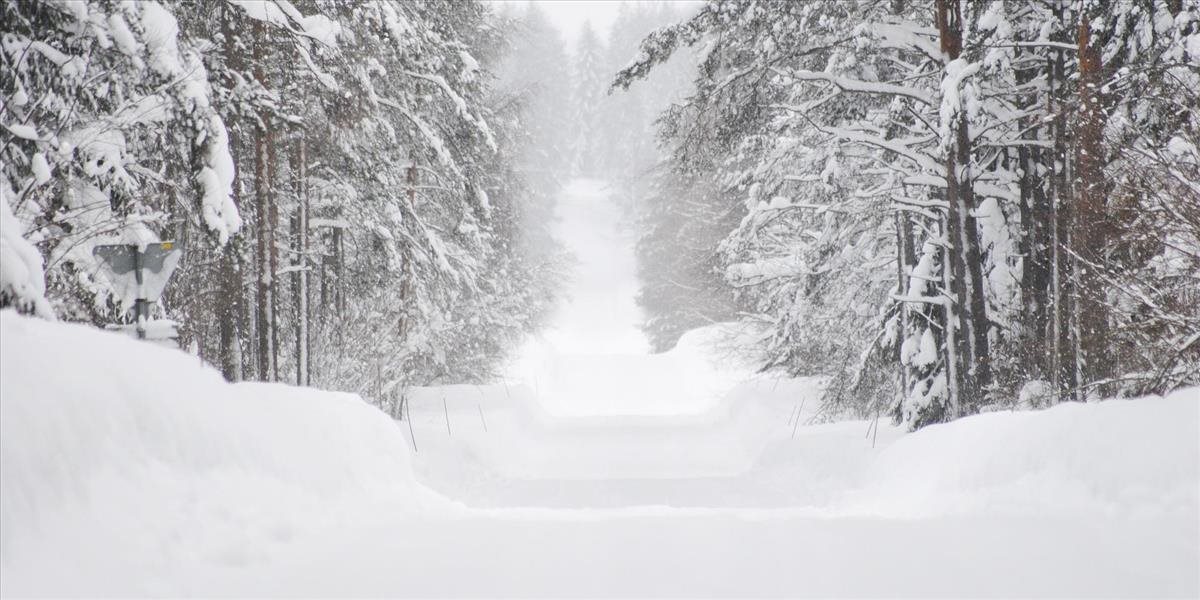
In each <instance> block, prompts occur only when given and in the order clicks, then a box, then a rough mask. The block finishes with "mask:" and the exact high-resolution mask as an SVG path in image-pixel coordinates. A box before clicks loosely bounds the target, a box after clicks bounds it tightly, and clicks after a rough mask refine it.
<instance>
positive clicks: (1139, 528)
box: [0, 182, 1200, 597]
mask: <svg viewBox="0 0 1200 600" xmlns="http://www.w3.org/2000/svg"><path fill="white" fill-rule="evenodd" d="M605 199H606V195H605V192H604V190H603V187H602V186H601V185H600V184H598V183H596V182H576V183H575V184H573V185H572V186H570V187H569V188H568V194H567V195H566V197H565V198H564V202H563V204H562V207H561V208H562V212H561V213H560V217H561V220H560V225H561V229H560V234H561V235H562V236H563V239H564V240H565V241H567V243H568V245H569V246H570V247H571V249H572V250H573V251H574V252H575V254H576V256H577V257H578V258H579V262H578V264H579V271H578V272H577V275H576V277H575V279H574V280H573V286H572V291H573V292H574V293H573V295H572V298H571V300H570V301H569V303H567V304H565V305H564V309H563V312H562V313H561V314H560V318H559V319H558V321H557V323H556V326H555V327H554V328H553V329H552V330H551V331H550V332H549V333H548V334H547V335H546V336H544V337H543V338H542V339H539V340H534V341H533V342H531V344H530V346H529V347H528V348H527V349H526V352H525V353H524V355H523V357H522V360H521V361H519V362H518V364H517V365H515V366H514V369H513V377H512V378H511V379H510V380H509V381H508V382H506V383H503V384H495V385H488V386H468V385H460V386H442V387H431V388H421V389H416V390H412V392H411V395H410V404H409V406H410V409H411V415H412V419H411V421H410V422H409V423H400V424H397V423H395V422H393V421H391V420H390V419H388V418H387V417H386V416H384V415H383V414H382V413H380V412H378V411H376V410H374V409H373V408H371V407H369V406H367V405H366V404H364V403H363V402H361V401H360V400H359V399H358V398H355V397H353V396H349V395H344V394H330V393H326V392H319V391H314V390H303V389H296V388H291V387H288V386H283V385H263V384H239V385H233V386H231V385H227V384H225V383H224V382H223V381H221V379H220V377H219V375H218V374H217V373H215V372H214V371H212V370H210V369H203V368H201V367H200V366H199V365H198V364H197V361H196V360H195V359H194V358H193V357H190V356H187V355H184V354H182V353H179V352H172V351H167V350H163V349H161V348H156V347H152V346H150V345H148V344H141V343H138V342H135V341H133V340H129V339H125V338H122V337H119V336H115V335H110V334H105V333H101V332H97V331H94V330H92V329H90V328H87V327H82V326H69V325H60V324H53V323H46V322H42V321H37V320H32V319H25V318H22V317H18V316H16V315H14V314H11V313H4V314H0V324H2V325H3V335H2V336H0V345H2V348H0V362H2V363H3V364H2V366H3V372H4V377H3V379H2V380H0V401H2V403H0V477H2V478H3V485H0V568H2V576H0V595H5V596H29V595H57V596H63V595H67V596H97V595H110V596H111V595H118V596H130V595H149V596H177V595H202V596H339V597H347V596H421V597H433V596H441V597H445V596H476V597H513V596H521V597H530V596H541V597H547V596H551V597H583V596H588V597H595V596H626V597H629V596H641V597H645V596H725V597H728V596H739V597H746V596H772V597H805V596H921V597H931V596H953V597H963V596H972V597H976V596H992V597H997V596H1002V597H1008V596H1041V597H1047V596H1053V597H1062V596H1106V597H1132V596H1141V597H1145V596H1153V597H1166V596H1182V597H1195V596H1197V595H1200V567H1198V565H1200V536H1198V534H1197V532H1198V531H1200V489H1198V488H1200V454H1198V453H1197V452H1196V450H1197V444H1200V398H1198V397H1197V396H1198V394H1197V391H1196V390H1195V389H1192V390H1184V391H1181V392H1179V393H1177V394H1176V395H1174V396H1173V397H1170V398H1166V399H1144V400H1137V401H1108V402H1103V403H1098V404H1092V405H1080V404H1064V405H1060V406H1057V407H1054V408H1052V409H1049V410H1045V411H1039V412H1017V413H993V414H985V415H978V416H975V417H971V418H968V419H962V420H960V421H957V422H954V423H951V424H947V425H941V426H936V427H929V428H926V429H924V430H922V431H920V432H918V433H915V434H903V433H902V432H900V431H898V430H897V429H896V428H893V427H890V426H889V425H888V424H886V423H880V424H879V425H878V431H876V432H874V433H873V434H868V431H869V430H868V428H869V427H870V425H871V424H870V423H868V422H865V421H852V422H839V423H827V424H813V423H810V422H809V421H810V418H811V416H812V415H813V414H814V410H815V408H816V403H817V397H818V395H819V392H820V385H821V383H820V381H817V380H813V379H795V380H790V379H784V380H779V381H776V380H773V379H770V378H767V377H763V376H753V375H752V374H751V372H750V370H749V369H747V368H746V365H742V364H739V363H738V362H737V361H734V360H732V359H731V357H730V356H729V354H728V353H727V352H723V351H721V350H719V349H716V350H714V346H713V342H714V341H720V342H721V344H718V346H720V345H726V346H728V345H731V344H732V345H735V346H736V344H737V339H738V338H739V336H740V335H744V334H745V333H746V332H744V331H739V330H737V329H736V328H732V327H711V328H706V329H704V330H699V331H695V332H692V333H690V334H688V335H687V336H685V338H684V339H683V340H682V341H681V343H680V345H679V346H678V347H677V348H676V349H675V350H673V351H671V352H668V353H666V354H663V355H656V356H650V355H647V354H646V351H645V344H644V339H642V338H641V336H640V334H639V333H638V331H637V329H636V322H637V318H638V316H637V309H636V306H635V305H634V304H633V303H632V301H631V296H630V294H631V293H632V289H633V287H632V281H633V280H632V277H633V262H632V247H631V243H632V242H631V240H630V237H629V236H628V235H627V234H623V233H622V232H621V230H620V229H619V228H618V226H619V223H620V222H621V218H620V213H619V211H617V210H616V208H615V207H614V206H613V205H612V204H611V203H607V202H606V201H605ZM98 356H106V357H112V356H122V357H123V358H125V360H122V361H97V360H96V357H98ZM60 369H69V370H70V372H72V373H73V374H74V375H75V376H74V377H68V378H64V377H61V376H60ZM797 414H799V417H796V415H797ZM410 426H411V428H410Z"/></svg>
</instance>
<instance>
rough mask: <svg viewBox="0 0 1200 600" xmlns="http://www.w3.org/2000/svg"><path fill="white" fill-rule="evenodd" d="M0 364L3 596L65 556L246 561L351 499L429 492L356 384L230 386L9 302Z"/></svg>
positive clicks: (332, 515) (182, 362) (153, 352)
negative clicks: (337, 389)
mask: <svg viewBox="0 0 1200 600" xmlns="http://www.w3.org/2000/svg"><path fill="white" fill-rule="evenodd" d="M0 373H2V374H3V376H2V377H0V563H3V564H5V566H6V567H12V566H13V563H14V561H24V562H26V563H27V564H26V565H25V566H26V567H28V568H15V569H8V568H6V569H5V577H4V578H3V580H4V583H5V586H4V587H5V588H6V589H5V593H6V594H7V593H11V592H13V591H16V590H20V589H22V586H21V585H20V583H21V582H20V577H19V576H20V575H31V576H32V575H34V574H35V573H38V572H44V570H45V569H50V570H51V571H52V573H49V575H50V576H53V573H64V574H65V573H70V572H71V571H72V568H73V566H72V565H71V560H72V557H74V556H81V557H89V563H88V565H86V567H87V568H96V569H98V568H101V567H104V565H102V564H97V563H96V562H95V560H94V559H95V557H105V556H107V557H110V558H111V560H112V561H120V560H122V559H127V558H128V557H141V558H140V560H146V558H145V557H148V556H156V555H163V560H166V559H167V556H165V555H168V554H178V553H185V554H187V553H198V554H199V555H200V556H199V558H201V559H203V560H208V561H215V562H217V563H225V564H246V563H248V562H253V561H254V559H255V556H253V554H254V553H255V552H259V551H265V550H266V549H269V548H270V547H271V545H272V544H278V543H284V542H286V541H288V540H290V539H292V538H293V537H296V536H298V535H302V533H303V532H304V531H305V530H306V529H310V528H313V527H317V526H321V525H329V524H330V523H334V522H336V521H337V520H338V519H340V518H341V516H342V515H341V513H342V512H343V511H346V512H348V511H352V510H354V507H356V506H360V505H363V504H365V503H388V504H390V505H393V506H398V507H401V508H405V507H407V508H413V509H415V508H418V507H421V506H425V505H427V504H428V503H431V502H435V501H436V500H435V499H434V498H432V497H431V492H428V491H427V490H425V489H424V488H422V487H421V486H419V485H418V484H416V483H415V482H414V480H413V476H412V468H411V465H410V464H409V454H408V449H407V443H406V441H405V438H404V437H403V436H402V435H401V433H400V431H399V430H398V428H397V427H396V425H395V423H394V422H393V421H392V420H391V419H389V418H388V417H386V416H385V415H384V414H383V413H381V412H379V411H378V410H376V409H375V408H373V407H371V406H369V405H367V404H366V403H364V402H363V401H361V400H360V399H359V398H358V397H356V396H352V395H348V394H340V393H330V392H322V391H316V390H311V389H302V388H294V387H289V386H285V385H278V384H272V385H268V384H238V385H230V384H228V383H226V382H225V381H224V380H223V379H222V378H221V376H220V374H219V373H217V372H216V371H214V370H212V369H211V368H206V367H204V366H202V365H201V364H200V362H199V360H198V359H196V358H195V357H192V356H189V355H187V354H185V353H183V352H179V351H175V350H167V349H163V348H158V347H155V346H153V345H151V344H146V343H140V342H137V341H135V340H132V339H128V338H125V337H123V336H120V335H116V334H112V333H105V332H102V331H98V330H95V329H92V328H89V327H85V326H79V325H68V324H60V323H50V322H46V321H41V320H36V319H30V318H26V317H21V316H18V315H16V314H15V313H13V312H11V311H3V312H0ZM65 548H69V549H70V551H68V552H64V551H63V549H65ZM173 558H176V559H178V558H181V557H179V556H174V557H173ZM184 560H185V561H186V560H187V559H186V558H184ZM101 562H103V561H101ZM75 566H77V567H80V568H83V567H85V565H75ZM111 566H115V565H111ZM124 566H125V567H129V566H136V565H124ZM143 566H146V567H149V565H143ZM122 570H125V569H122ZM43 574H45V573H43ZM10 577H11V579H10ZM80 579H81V580H87V579H89V578H88V577H80ZM14 586H15V588H14ZM147 586H149V587H147V588H146V590H145V591H146V592H148V593H154V592H155V589H156V588H154V587H153V582H152V581H148V582H147ZM165 589H170V588H165ZM59 591H63V592H69V591H70V590H59ZM78 592H79V593H89V594H91V593H96V592H97V590H95V589H88V590H83V589H81V590H78Z"/></svg>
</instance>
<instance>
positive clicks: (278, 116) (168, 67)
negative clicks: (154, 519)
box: [0, 0, 560, 404]
mask: <svg viewBox="0 0 1200 600" xmlns="http://www.w3.org/2000/svg"><path fill="white" fill-rule="evenodd" d="M0 21H2V22H3V23H4V25H3V32H2V33H0V37H2V42H3V48H2V52H0V61H2V62H0V94H2V99H3V107H2V108H0V162H2V166H0V195H2V196H3V203H4V205H5V211H4V213H5V219H6V223H5V226H4V228H5V231H6V232H11V231H16V232H17V234H19V236H20V238H19V239H13V237H14V236H15V235H17V234H11V235H10V234H9V233H6V236H5V241H6V243H7V244H8V245H9V246H10V248H6V251H11V252H12V254H11V255H10V256H11V257H24V259H25V260H24V262H23V263H20V264H23V265H29V264H32V263H33V262H37V263H40V264H36V265H34V267H35V268H29V269H28V270H29V271H31V272H30V273H28V274H26V273H25V271H26V270H27V269H25V267H24V266H22V267H21V269H19V270H20V273H18V269H17V268H16V267H15V266H13V265H17V264H18V261H17V260H16V258H14V259H13V260H11V261H10V260H8V257H6V259H5V270H7V271H8V273H7V274H6V277H5V278H3V280H2V281H0V284H2V285H0V306H8V305H13V306H16V307H17V308H18V309H20V310H25V311H27V312H35V313H41V314H43V315H45V316H50V317H55V316H56V317H58V318H62V319H67V320H73V321H84V322H91V323H94V324H97V325H103V324H106V323H113V322H117V321H119V320H121V319H123V318H127V317H124V316H123V315H124V314H125V311H126V309H127V308H128V307H127V306H123V305H121V302H120V299H117V298H114V297H113V296H112V294H111V292H110V291H109V290H108V287H107V286H106V285H105V284H104V282H102V281H100V280H98V279H97V275H96V273H97V265H96V262H95V260H96V259H95V258H94V257H93V256H92V249H93V248H94V247H95V246H96V245H98V244H106V243H133V244H140V243H147V242H154V241H158V240H171V241H175V242H176V243H179V244H182V245H183V246H184V247H185V249H186V254H185V258H184V260H183V262H182V264H181V266H180V267H179V269H178V271H177V272H176V274H175V276H174V279H173V283H172V285H171V286H170V287H169V288H168V292H167V294H166V295H165V297H164V298H163V300H162V302H160V305H161V307H160V308H161V309H162V315H163V316H166V317H169V318H171V319H174V320H176V321H178V322H179V323H180V341H181V344H182V345H183V346H184V347H185V348H190V349H191V350H192V351H193V352H195V353H197V354H198V355H199V356H200V357H201V358H202V359H204V360H205V361H208V362H210V363H212V364H214V365H215V366H217V367H218V368H219V369H220V370H221V371H222V373H223V374H224V375H225V376H226V377H227V378H228V379H230V380H241V379H258V380H264V381H291V382H293V383H297V384H301V385H317V386H321V387H328V388H335V389H342V390H349V391H357V392H360V393H363V394H364V395H365V396H367V397H369V398H373V399H375V400H377V401H378V402H380V403H384V404H386V403H390V402H394V399H395V398H396V397H397V394H396V392H397V391H398V390H399V389H401V388H403V387H404V386H407V385H421V384H429V383H435V382H440V381H447V380H454V381H471V380H476V381H478V380H482V379H484V378H487V377H488V376H490V375H492V374H493V373H494V371H495V369H496V368H497V366H498V365H499V364H500V362H501V361H502V359H503V358H504V356H505V355H506V353H507V352H508V351H509V350H510V349H511V348H512V347H514V346H515V345H516V343H517V341H518V340H520V339H521V338H522V337H523V336H524V334H525V333H527V332H529V331H531V330H533V329H535V328H536V327H537V326H538V325H539V323H540V322H541V321H542V320H543V319H544V318H545V316H546V313H547V311H548V310H549V308H550V306H552V303H553V299H554V294H555V290H556V289H557V288H556V285H555V281H556V280H557V279H558V275H557V264H558V262H560V261H558V260H557V259H556V252H557V250H556V248H555V246H554V244H553V242H552V240H551V239H550V237H549V236H548V235H546V234H545V227H546V222H547V219H546V214H547V213H548V211H549V210H550V206H551V205H550V202H551V199H552V195H553V193H554V192H555V185H556V180H555V179H554V178H553V177H551V178H539V177H534V176H529V174H528V169H526V168H525V167H526V165H527V162H526V161H525V160H524V156H525V154H526V153H527V151H528V147H529V146H530V143H531V142H530V140H529V138H528V136H527V135H526V131H527V129H528V127H529V126H530V123H531V122H532V121H535V120H536V119H537V115H536V114H533V113H532V112H531V111H530V108H529V107H530V104H531V102H532V100H531V97H532V96H531V94H530V93H529V92H528V91H527V90H517V89H504V88H503V87H502V86H500V85H498V83H497V75H496V73H497V71H498V70H499V68H500V64H501V62H502V61H504V60H506V57H507V56H508V54H509V53H510V51H511V49H512V43H513V39H514V36H515V35H517V34H516V33H514V31H519V27H514V26H513V24H512V23H510V22H508V21H505V20H504V19H503V18H500V17H498V16H497V15H495V14H493V13H492V12H491V10H490V8H489V7H488V6H487V5H485V4H483V3H480V2H454V3H423V2H422V3H418V2H407V1H402V0H376V1H372V2H362V3H359V2H351V3H347V2H336V1H332V0H294V1H289V0H269V1H264V2H259V1H249V0H223V1H219V2H208V1H200V0H183V1H180V2H169V3H168V2H161V3H160V2H154V1H145V2H125V3H119V2H107V1H102V0H90V1H86V2H57V1H53V0H21V1H18V2H6V3H4V4H3V7H2V8H0ZM22 239H23V240H24V241H21V240H22ZM21 244H26V245H32V246H33V247H34V248H36V251H37V255H38V256H34V259H39V258H40V260H36V261H35V260H34V259H30V258H29V252H24V253H22V248H21V247H19V246H21ZM10 266H11V267H12V268H10ZM32 271H37V272H36V273H34V272H32ZM43 272H44V283H43V282H42V281H43V280H42V279H41V277H42V273H43Z"/></svg>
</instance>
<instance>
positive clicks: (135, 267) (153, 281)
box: [92, 242, 183, 340]
mask: <svg viewBox="0 0 1200 600" xmlns="http://www.w3.org/2000/svg"><path fill="white" fill-rule="evenodd" d="M92 255H94V256H95V257H96V258H98V259H100V273H101V274H102V275H103V276H104V278H105V279H107V280H108V283H109V285H110V286H112V289H113V293H114V294H116V296H117V300H118V302H120V304H121V306H122V307H127V306H132V307H133V317H134V323H135V325H134V327H135V330H136V331H137V337H138V339H140V340H144V339H147V331H148V328H147V324H148V323H149V322H150V305H151V304H153V303H155V302H157V301H158V299H159V298H160V297H161V296H162V293H163V290H165V289H166V287H167V281H168V280H169V279H170V278H171V274H172V273H174V272H175V267H177V266H178V265H179V259H180V258H182V257H183V246H182V245H180V244H176V243H175V242H158V243H153V244H142V245H138V244H111V245H104V246H96V247H95V248H94V249H93V250H92ZM167 329H168V330H169V331H168V334H167V335H166V336H165V337H167V338H173V337H174V336H173V335H170V334H171V333H173V329H174V327H173V324H168V327H167ZM160 330H161V328H155V330H154V333H155V334H156V335H155V336H154V337H156V338H161V337H163V336H162V335H161V331H160Z"/></svg>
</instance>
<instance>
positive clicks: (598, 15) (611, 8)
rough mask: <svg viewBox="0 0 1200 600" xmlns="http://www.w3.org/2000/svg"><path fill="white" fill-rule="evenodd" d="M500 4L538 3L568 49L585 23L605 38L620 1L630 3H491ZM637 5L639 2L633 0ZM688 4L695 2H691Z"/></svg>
mask: <svg viewBox="0 0 1200 600" xmlns="http://www.w3.org/2000/svg"><path fill="white" fill-rule="evenodd" d="M492 1H493V3H495V4H499V5H508V6H513V7H521V8H524V6H525V5H526V4H537V5H538V6H540V7H541V8H542V10H543V11H544V12H545V13H546V18H547V19H549V20H550V22H551V23H553V24H554V25H555V26H556V27H558V29H559V31H562V33H563V39H565V40H566V42H567V47H568V48H573V47H574V45H575V40H576V39H578V37H579V30H580V28H582V27H583V23H584V21H591V22H592V27H593V28H595V30H596V33H597V34H598V35H599V36H600V38H601V39H604V38H605V37H606V36H607V35H608V30H609V28H610V27H612V24H613V21H615V20H616V18H617V10H618V9H619V8H620V6H621V4H622V3H623V2H627V1H630V0H492ZM632 1H633V2H637V1H638V0H632ZM691 3H694V1H693V2H691Z"/></svg>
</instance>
